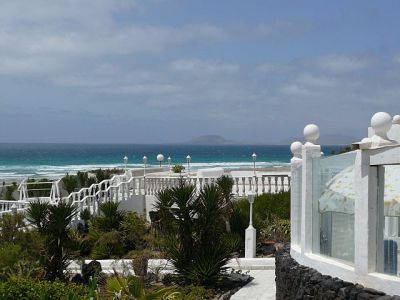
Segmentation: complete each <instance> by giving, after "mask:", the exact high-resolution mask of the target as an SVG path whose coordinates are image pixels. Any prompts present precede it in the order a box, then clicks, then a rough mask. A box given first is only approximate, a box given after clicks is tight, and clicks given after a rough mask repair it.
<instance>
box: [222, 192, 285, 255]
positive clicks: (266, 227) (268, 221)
mask: <svg viewBox="0 0 400 300" xmlns="http://www.w3.org/2000/svg"><path fill="white" fill-rule="evenodd" d="M249 219H250V216H249V202H248V201H247V199H240V200H237V201H235V202H234V203H233V213H232V215H231V217H230V225H231V229H232V232H235V233H237V234H238V235H240V236H241V237H242V239H243V241H244V233H245V230H246V228H247V227H248V226H249ZM253 226H254V227H255V228H256V229H257V234H258V238H261V239H274V240H281V241H287V240H288V239H289V237H290V192H280V193H276V194H272V193H269V194H262V195H260V196H257V197H256V198H255V200H254V204H253ZM261 233H263V234H262V235H261ZM243 248H244V244H243V243H242V249H243Z"/></svg>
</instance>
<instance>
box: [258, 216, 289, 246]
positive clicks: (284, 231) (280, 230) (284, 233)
mask: <svg viewBox="0 0 400 300" xmlns="http://www.w3.org/2000/svg"><path fill="white" fill-rule="evenodd" d="M259 237H260V239H262V240H273V241H280V242H288V241H290V220H285V219H279V218H277V217H276V216H272V217H271V218H270V219H269V220H268V221H266V222H265V223H264V224H263V225H262V227H261V228H260V233H259Z"/></svg>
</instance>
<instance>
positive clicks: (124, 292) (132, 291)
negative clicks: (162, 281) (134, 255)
mask: <svg viewBox="0 0 400 300" xmlns="http://www.w3.org/2000/svg"><path fill="white" fill-rule="evenodd" d="M106 290H107V292H108V293H109V295H110V296H112V297H118V298H117V299H137V300H157V299H160V300H161V299H168V297H169V295H171V294H172V293H175V294H176V292H175V291H174V288H172V287H171V288H164V289H160V290H155V291H151V292H147V293H146V291H145V289H144V288H143V285H142V282H141V280H140V279H139V278H138V277H136V276H128V277H122V276H121V275H119V274H118V273H116V272H115V271H114V276H113V277H109V278H108V279H107V282H106ZM169 299H174V298H169Z"/></svg>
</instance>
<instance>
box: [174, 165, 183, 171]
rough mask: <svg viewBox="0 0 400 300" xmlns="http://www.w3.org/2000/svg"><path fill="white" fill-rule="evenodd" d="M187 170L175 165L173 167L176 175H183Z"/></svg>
mask: <svg viewBox="0 0 400 300" xmlns="http://www.w3.org/2000/svg"><path fill="white" fill-rule="evenodd" d="M183 170H185V167H184V166H182V165H175V166H173V167H172V172H174V173H182V172H183Z"/></svg>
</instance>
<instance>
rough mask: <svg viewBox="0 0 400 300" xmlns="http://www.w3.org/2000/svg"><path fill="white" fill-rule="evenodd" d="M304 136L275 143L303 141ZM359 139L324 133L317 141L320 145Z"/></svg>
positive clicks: (345, 143) (351, 141)
mask: <svg viewBox="0 0 400 300" xmlns="http://www.w3.org/2000/svg"><path fill="white" fill-rule="evenodd" d="M303 140H304V138H288V139H284V140H281V141H279V142H277V143H275V144H277V145H290V144H291V143H292V142H294V141H303ZM359 140H361V138H356V137H354V136H346V135H339V134H325V135H321V137H320V138H319V139H318V143H319V144H321V145H351V144H352V143H355V142H357V141H359Z"/></svg>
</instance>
